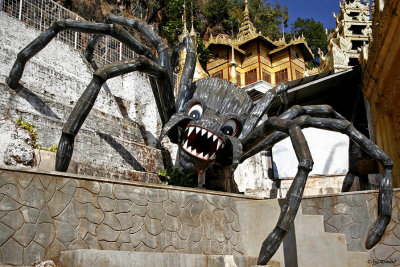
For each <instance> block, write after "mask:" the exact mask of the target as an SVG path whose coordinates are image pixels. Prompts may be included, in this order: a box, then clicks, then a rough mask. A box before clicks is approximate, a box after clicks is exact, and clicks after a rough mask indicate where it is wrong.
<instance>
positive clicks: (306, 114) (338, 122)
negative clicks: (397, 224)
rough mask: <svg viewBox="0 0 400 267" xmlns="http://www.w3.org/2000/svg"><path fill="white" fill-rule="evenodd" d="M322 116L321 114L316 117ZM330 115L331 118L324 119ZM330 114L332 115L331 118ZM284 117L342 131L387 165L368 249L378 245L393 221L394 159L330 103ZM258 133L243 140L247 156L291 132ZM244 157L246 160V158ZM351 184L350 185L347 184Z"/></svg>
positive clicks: (349, 175) (295, 109)
mask: <svg viewBox="0 0 400 267" xmlns="http://www.w3.org/2000/svg"><path fill="white" fill-rule="evenodd" d="M312 116H318V117H312ZM321 117H328V118H321ZM329 117H330V118H329ZM280 118H284V119H289V120H293V121H294V123H296V124H298V125H299V127H301V128H302V129H303V128H307V127H314V128H320V129H325V130H330V131H336V132H341V133H343V134H346V135H347V136H349V138H350V139H351V140H352V141H354V142H355V143H356V144H358V145H359V146H360V147H361V148H362V149H363V150H364V151H365V152H367V153H368V154H369V155H371V156H372V157H373V158H374V159H376V160H377V161H379V162H380V163H381V164H382V166H383V174H382V180H381V184H380V189H379V198H378V218H377V219H376V221H375V222H374V224H373V226H372V227H371V230H370V232H369V235H368V238H367V241H366V248H367V249H370V248H372V247H373V246H375V245H376V243H377V242H379V240H380V239H381V238H382V236H383V233H384V231H385V229H386V225H387V224H388V223H389V222H390V218H391V213H392V194H393V186H392V168H393V162H392V159H391V158H390V157H389V156H388V155H387V154H386V153H385V152H383V151H382V150H381V149H380V148H379V147H378V146H377V145H376V144H374V143H373V142H372V141H371V140H369V139H368V138H367V137H365V136H364V135H363V134H361V133H360V132H359V131H358V130H357V129H356V128H355V127H354V126H353V125H352V124H351V123H350V122H349V121H347V120H346V119H345V118H344V117H342V116H341V115H340V114H339V113H337V112H336V111H334V110H333V109H332V108H331V107H330V106H327V105H316V106H303V107H300V106H294V107H292V108H291V109H289V110H287V111H286V112H285V113H283V114H282V115H281V116H280ZM257 136H261V132H260V129H259V127H257V128H256V129H255V130H254V134H253V133H252V134H250V135H249V136H248V137H247V138H246V139H243V147H244V149H243V154H245V156H244V157H243V158H244V159H246V158H248V157H249V156H251V155H254V154H255V153H256V152H257V151H258V152H260V151H261V150H263V149H266V148H269V147H272V146H273V145H274V144H276V143H277V142H279V141H281V140H283V139H285V138H286V137H287V134H286V133H284V132H282V131H271V130H269V131H268V132H266V134H265V137H263V138H259V139H258V141H260V139H264V141H262V142H260V143H257ZM244 159H242V160H244ZM353 178H354V174H353V173H352V172H351V171H349V172H348V173H347V174H346V177H345V183H350V181H351V180H352V179H353ZM344 186H348V185H346V184H345V185H344Z"/></svg>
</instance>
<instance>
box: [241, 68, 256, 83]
mask: <svg viewBox="0 0 400 267" xmlns="http://www.w3.org/2000/svg"><path fill="white" fill-rule="evenodd" d="M244 79H245V83H246V85H248V84H251V83H254V82H256V81H257V69H252V70H250V71H248V72H246V73H245V74H244Z"/></svg>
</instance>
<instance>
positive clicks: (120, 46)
mask: <svg viewBox="0 0 400 267" xmlns="http://www.w3.org/2000/svg"><path fill="white" fill-rule="evenodd" d="M121 60H122V43H121V42H120V43H119V61H121Z"/></svg>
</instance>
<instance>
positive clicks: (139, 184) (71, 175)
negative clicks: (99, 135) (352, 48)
mask: <svg viewBox="0 0 400 267" xmlns="http://www.w3.org/2000/svg"><path fill="white" fill-rule="evenodd" d="M0 171H16V172H22V173H33V174H44V175H52V176H56V177H60V178H72V179H77V180H87V181H93V182H104V183H112V184H121V185H132V186H137V187H146V188H155V189H168V190H176V191H185V192H193V193H201V194H209V195H218V196H227V197H235V198H243V199H249V200H251V199H255V200H263V199H264V198H260V197H254V196H246V195H242V194H235V193H226V192H220V191H213V190H206V189H198V188H190V187H182V186H174V185H163V184H149V183H144V182H137V181H126V180H115V179H108V178H100V177H93V176H89V175H83V174H74V173H65V172H56V171H44V170H36V169H32V168H28V167H11V166H6V165H2V164H0Z"/></svg>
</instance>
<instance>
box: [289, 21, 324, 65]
mask: <svg viewBox="0 0 400 267" xmlns="http://www.w3.org/2000/svg"><path fill="white" fill-rule="evenodd" d="M301 35H304V37H305V39H306V41H307V43H308V46H309V47H310V49H311V51H312V52H313V54H314V56H315V60H314V61H313V62H312V63H313V65H314V66H315V65H318V64H319V56H318V48H319V49H321V51H322V52H324V53H326V52H327V40H326V38H327V36H326V33H325V30H324V26H323V25H322V23H321V22H319V21H315V20H314V19H312V18H311V19H302V18H297V19H296V21H295V22H294V23H293V24H292V34H291V36H292V37H298V36H301Z"/></svg>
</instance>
